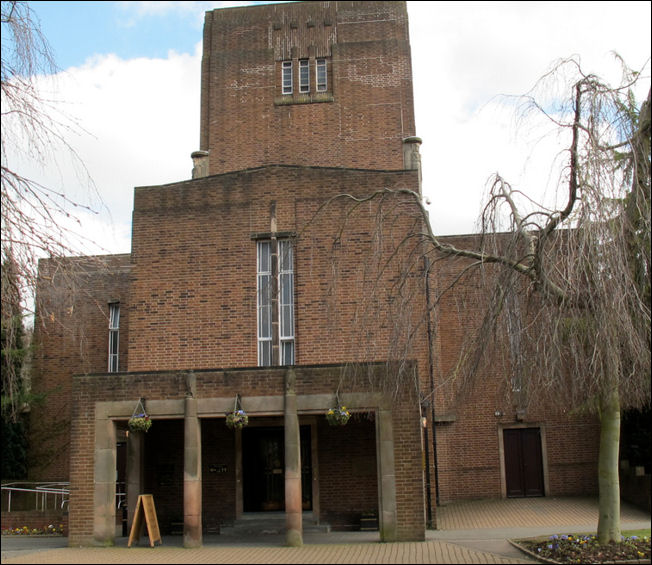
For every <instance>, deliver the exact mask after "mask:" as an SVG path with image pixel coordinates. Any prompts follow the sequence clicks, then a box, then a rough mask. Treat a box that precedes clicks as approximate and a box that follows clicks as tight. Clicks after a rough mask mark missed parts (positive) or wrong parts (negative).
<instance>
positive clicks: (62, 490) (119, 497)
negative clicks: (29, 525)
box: [2, 481, 127, 512]
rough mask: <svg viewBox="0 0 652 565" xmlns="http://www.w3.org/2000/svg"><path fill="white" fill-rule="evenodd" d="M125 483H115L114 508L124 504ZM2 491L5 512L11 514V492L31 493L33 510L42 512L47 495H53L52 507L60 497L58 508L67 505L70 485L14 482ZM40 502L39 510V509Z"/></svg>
mask: <svg viewBox="0 0 652 565" xmlns="http://www.w3.org/2000/svg"><path fill="white" fill-rule="evenodd" d="M14 485H35V486H33V487H32V488H25V487H22V486H14ZM125 486H126V485H125V483H123V482H121V483H116V493H115V496H116V508H120V507H121V506H123V505H124V504H125V503H126V498H127V493H126V489H125V488H124V487H125ZM2 490H3V491H7V493H8V495H7V512H11V495H12V493H13V492H33V493H35V494H36V508H35V510H39V509H40V510H41V511H44V510H46V509H47V505H48V499H47V495H48V494H54V506H55V507H56V504H57V498H58V497H59V495H60V496H61V505H60V508H61V509H63V507H64V506H65V505H66V504H68V497H69V496H70V483H67V482H50V483H43V482H34V481H20V482H18V481H16V482H11V483H5V484H3V485H2ZM39 502H40V508H39Z"/></svg>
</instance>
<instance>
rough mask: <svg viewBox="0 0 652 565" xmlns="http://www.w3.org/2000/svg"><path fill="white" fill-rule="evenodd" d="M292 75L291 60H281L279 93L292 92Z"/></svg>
mask: <svg viewBox="0 0 652 565" xmlns="http://www.w3.org/2000/svg"><path fill="white" fill-rule="evenodd" d="M292 75H293V65H292V61H281V93H282V94H292V93H293V92H294V88H293V86H294V84H293V77H292Z"/></svg>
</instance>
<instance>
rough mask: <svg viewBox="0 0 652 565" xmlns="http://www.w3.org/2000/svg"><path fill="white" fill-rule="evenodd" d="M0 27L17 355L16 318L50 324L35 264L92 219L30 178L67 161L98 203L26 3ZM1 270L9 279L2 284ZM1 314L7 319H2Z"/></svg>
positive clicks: (14, 396) (67, 277) (11, 382)
mask: <svg viewBox="0 0 652 565" xmlns="http://www.w3.org/2000/svg"><path fill="white" fill-rule="evenodd" d="M0 21H1V24H2V57H1V63H2V64H1V67H2V73H1V75H2V76H1V79H2V80H1V94H2V128H1V140H2V150H1V157H2V179H1V180H2V185H1V186H2V190H1V206H0V209H1V215H2V261H3V279H2V280H3V297H2V311H3V332H4V333H3V336H5V337H6V338H7V341H6V343H8V344H9V345H8V346H7V348H4V346H3V354H4V351H5V349H6V350H7V351H10V350H11V351H17V350H18V349H20V348H16V347H14V345H12V343H13V342H12V340H14V338H15V337H16V330H15V328H16V327H17V326H16V320H17V317H20V319H21V320H24V319H25V318H26V317H27V316H28V315H31V314H33V313H34V311H35V310H40V312H39V313H40V319H41V320H45V319H49V318H51V317H52V316H51V312H49V311H48V310H47V309H46V308H45V307H44V305H42V304H41V305H37V304H36V300H37V299H38V297H36V296H35V288H36V283H37V277H38V261H39V259H41V258H62V257H66V256H69V255H78V254H80V252H81V250H82V249H83V248H84V246H85V245H86V244H88V243H89V240H88V239H87V238H86V237H85V236H84V235H83V232H82V230H81V229H80V225H81V224H80V216H81V213H82V212H91V213H92V212H93V211H92V210H91V208H90V207H89V205H88V204H86V203H84V202H81V201H80V200H79V199H78V198H73V197H71V196H70V195H69V194H67V193H66V191H65V190H64V189H57V188H55V187H53V186H47V185H44V184H43V183H41V182H38V180H35V178H33V175H34V174H36V173H37V171H38V169H43V170H44V169H47V168H56V167H57V166H58V164H59V163H58V161H59V160H60V159H61V155H65V156H66V157H70V159H71V161H72V163H73V165H74V166H75V169H76V172H77V173H78V175H79V176H80V180H82V181H83V182H84V184H85V185H86V186H87V188H88V190H87V194H85V195H84V197H83V199H84V200H86V199H87V200H88V202H91V201H92V202H94V203H95V205H96V206H99V205H101V202H100V199H99V197H98V195H97V192H96V190H95V188H94V186H93V183H92V181H91V179H90V177H89V176H88V173H87V171H86V169H85V167H84V165H83V163H82V162H81V160H80V159H79V157H78V156H77V154H76V153H75V150H74V149H73V148H72V147H71V146H70V145H69V143H68V141H67V139H68V138H69V134H71V133H79V132H80V131H81V128H80V126H79V124H77V123H76V122H75V121H74V120H73V119H71V118H70V117H69V116H66V115H64V114H62V113H61V111H60V110H59V105H57V104H56V103H55V101H53V100H50V99H48V97H47V96H46V94H45V93H44V86H45V84H46V83H45V79H46V77H51V75H54V74H55V73H56V71H57V67H56V64H55V61H54V58H53V55H52V52H51V49H50V46H49V43H48V41H47V39H46V38H45V36H44V35H43V33H42V32H41V29H40V24H39V21H38V19H37V17H36V16H35V14H34V13H33V11H32V9H31V8H30V4H29V3H28V2H24V1H18V0H9V1H6V0H3V1H2V9H1V19H0ZM61 148H62V149H63V152H59V151H58V149H61ZM28 171H30V172H28ZM99 262H100V261H99V260H98V263H99ZM61 265H65V263H61ZM4 267H7V268H6V269H5V268H4ZM5 271H6V273H7V274H8V275H10V276H8V277H5V274H4V273H5ZM57 275H58V283H57V284H60V285H62V286H66V285H68V286H71V285H72V284H73V282H74V281H73V276H74V273H70V272H68V271H67V270H66V268H65V267H64V266H62V267H60V268H59V269H58V271H57ZM6 279H7V280H9V279H10V281H11V284H10V285H9V286H10V287H11V288H13V289H14V290H15V293H12V294H11V295H10V294H7V295H6V298H5V292H4V289H5V282H6ZM39 306H40V308H39ZM5 312H12V315H10V316H9V315H8V317H6V316H5ZM11 320H13V322H11V323H10V321H11ZM21 323H22V322H21ZM55 323H57V324H59V325H65V323H66V321H65V320H62V319H57V320H55ZM64 329H66V328H64ZM3 340H4V337H3ZM3 343H5V341H3ZM13 366H14V365H13V364H12V363H9V364H8V365H7V368H6V369H5V367H4V365H3V376H2V383H3V409H4V407H5V406H6V409H7V411H8V413H9V414H10V415H11V418H12V419H13V418H14V417H15V415H16V414H17V413H18V412H19V411H20V409H21V407H22V405H23V404H24V400H25V399H24V397H23V391H24V387H23V384H22V382H21V380H20V371H16V370H13V369H12V367H13Z"/></svg>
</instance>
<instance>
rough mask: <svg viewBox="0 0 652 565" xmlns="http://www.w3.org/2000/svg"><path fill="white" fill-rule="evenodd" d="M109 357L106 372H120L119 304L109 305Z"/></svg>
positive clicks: (111, 303) (112, 303)
mask: <svg viewBox="0 0 652 565" xmlns="http://www.w3.org/2000/svg"><path fill="white" fill-rule="evenodd" d="M108 346H109V351H108V354H109V357H108V364H107V365H108V366H107V371H108V372H109V373H118V372H119V371H120V303H119V302H110V303H109V343H108Z"/></svg>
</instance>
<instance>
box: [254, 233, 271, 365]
mask: <svg viewBox="0 0 652 565" xmlns="http://www.w3.org/2000/svg"><path fill="white" fill-rule="evenodd" d="M271 246H272V244H271V242H269V241H259V242H258V253H257V254H258V267H257V271H258V274H257V279H258V280H257V287H258V288H257V290H258V300H257V302H258V365H259V366H261V367H266V366H269V365H271V364H272V247H271Z"/></svg>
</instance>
